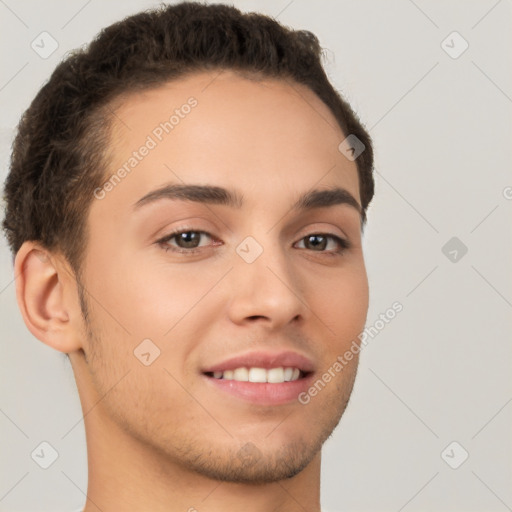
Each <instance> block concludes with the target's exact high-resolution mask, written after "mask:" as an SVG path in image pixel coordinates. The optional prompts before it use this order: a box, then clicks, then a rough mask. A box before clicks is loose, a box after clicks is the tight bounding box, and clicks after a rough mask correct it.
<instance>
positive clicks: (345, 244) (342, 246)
mask: <svg viewBox="0 0 512 512" xmlns="http://www.w3.org/2000/svg"><path fill="white" fill-rule="evenodd" d="M183 233H199V234H201V235H206V236H208V237H209V238H210V239H212V240H213V237H212V236H211V235H210V234H209V233H207V232H206V231H201V230H199V229H191V228H180V229H177V230H176V231H173V232H171V233H169V234H168V235H166V236H165V237H163V238H161V239H160V240H158V241H157V242H156V243H157V244H158V245H159V246H160V247H161V248H162V249H163V250H164V251H165V252H168V251H172V252H174V253H180V254H196V253H199V252H201V251H202V250H203V249H204V247H202V248H200V247H195V248H192V249H183V248H179V247H178V248H176V247H172V246H169V245H168V243H167V242H169V241H170V240H172V239H173V238H175V237H176V236H178V235H181V234H183ZM310 236H321V237H324V238H330V239H331V240H334V241H335V242H336V243H337V244H338V247H339V249H338V250H336V251H313V250H312V252H318V253H320V254H325V255H326V256H340V255H341V254H343V253H344V252H345V251H346V250H348V249H350V248H351V247H352V244H351V243H350V242H349V241H348V240H346V239H344V238H340V237H339V236H336V235H332V234H329V233H311V234H309V235H306V236H303V237H302V238H301V239H300V240H299V241H302V240H304V239H305V238H307V237H310ZM306 250H307V249H306Z"/></svg>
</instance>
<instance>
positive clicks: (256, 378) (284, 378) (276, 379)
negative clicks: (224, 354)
mask: <svg viewBox="0 0 512 512" xmlns="http://www.w3.org/2000/svg"><path fill="white" fill-rule="evenodd" d="M300 375H301V371H300V370H299V369H298V368H283V367H282V366H280V367H278V368H271V369H270V370H267V369H265V368H246V367H242V368H236V370H225V371H223V372H221V371H216V372H213V377H214V378H215V379H224V380H237V381H240V382H270V383H272V384H280V383H282V382H290V381H294V380H298V379H299V378H300Z"/></svg>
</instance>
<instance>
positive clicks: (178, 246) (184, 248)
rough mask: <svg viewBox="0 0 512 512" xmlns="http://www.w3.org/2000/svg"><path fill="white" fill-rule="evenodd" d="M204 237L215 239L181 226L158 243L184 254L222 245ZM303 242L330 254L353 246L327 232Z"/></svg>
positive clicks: (311, 236) (308, 237)
mask: <svg viewBox="0 0 512 512" xmlns="http://www.w3.org/2000/svg"><path fill="white" fill-rule="evenodd" d="M204 238H208V239H210V240H213V237H212V235H210V234H209V233H207V232H206V231H201V230H197V229H190V228H180V229H177V230H175V231H173V232H172V233H169V234H168V235H166V236H165V237H163V238H161V239H160V240H158V241H157V243H158V244H159V245H160V246H161V247H162V249H164V250H165V251H172V252H176V253H184V254H194V253H196V252H201V250H202V248H204V247H212V245H221V243H215V244H207V245H201V240H202V239H204ZM171 242H172V243H171ZM302 242H304V247H299V248H300V249H302V248H304V249H307V250H310V251H313V252H318V253H325V254H330V255H337V254H341V253H343V252H344V251H345V250H347V249H349V248H350V247H351V244H350V242H349V241H348V240H345V239H343V238H340V237H339V236H336V235H330V234H326V233H312V234H310V235H307V236H305V237H303V238H301V239H300V240H299V242H297V243H298V244H300V243H302ZM329 242H330V244H329ZM329 245H331V246H332V245H334V249H331V250H326V249H327V248H328V247H329Z"/></svg>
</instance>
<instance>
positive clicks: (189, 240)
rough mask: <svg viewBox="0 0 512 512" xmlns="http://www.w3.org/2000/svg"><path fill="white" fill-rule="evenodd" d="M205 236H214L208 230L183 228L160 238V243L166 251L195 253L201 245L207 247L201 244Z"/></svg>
mask: <svg viewBox="0 0 512 512" xmlns="http://www.w3.org/2000/svg"><path fill="white" fill-rule="evenodd" d="M205 237H206V238H210V239H211V238H212V237H211V235H210V234H209V233H206V231H200V230H194V229H181V230H179V231H174V232H173V233H170V234H169V235H167V236H165V237H164V238H162V239H160V240H158V244H159V245H160V246H161V247H163V249H165V250H166V251H175V252H183V253H193V252H197V251H199V250H200V249H201V247H205V246H204V245H203V246H201V245H200V243H201V240H202V239H203V238H205ZM171 242H172V243H171Z"/></svg>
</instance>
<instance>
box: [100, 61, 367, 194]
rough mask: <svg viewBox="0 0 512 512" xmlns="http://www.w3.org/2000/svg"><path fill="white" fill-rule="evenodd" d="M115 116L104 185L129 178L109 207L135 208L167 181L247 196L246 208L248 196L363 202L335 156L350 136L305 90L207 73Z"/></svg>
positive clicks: (344, 163)
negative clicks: (345, 197)
mask: <svg viewBox="0 0 512 512" xmlns="http://www.w3.org/2000/svg"><path fill="white" fill-rule="evenodd" d="M112 112H113V118H112V119H113V122H112V129H111V145H110V154H111V161H110V166H109V170H108V173H107V176H106V178H107V179H108V177H110V176H112V174H115V173H116V172H117V171H118V170H119V169H124V171H125V172H122V173H121V174H122V175H123V177H122V178H121V181H120V182H119V183H116V184H115V186H114V187H111V189H112V190H111V192H109V194H108V199H109V201H110V202H121V203H123V202H124V203H126V202H127V201H128V202H131V203H133V202H134V201H135V200H136V199H137V198H139V197H141V196H143V195H144V194H146V193H148V192H149V191H150V190H152V189H153V188H155V186H157V185H162V184H165V183H168V182H170V181H172V182H180V181H182V182H186V183H208V184H214V185H215V184H217V185H222V186H226V187H232V188H238V189H241V188H242V189H244V190H245V193H244V195H245V196H249V202H250V197H251V191H252V192H253V193H254V199H255V200H256V199H262V198H264V197H267V198H270V197H272V195H273V192H275V191H276V190H280V191H283V192H286V191H288V192H290V194H291V195H292V196H293V197H295V196H294V195H293V194H294V191H295V190H296V189H297V188H299V189H301V192H303V189H308V188H313V187H315V185H332V184H336V185H341V186H343V187H344V188H347V189H348V190H350V191H351V192H352V194H353V195H354V196H355V197H356V198H357V200H358V201H359V184H358V176H357V167H356V164H355V163H354V162H352V161H349V160H348V159H346V158H345V157H344V156H343V155H342V154H341V153H340V151H339V150H338V145H339V144H340V142H341V141H342V140H343V139H344V138H345V134H343V132H342V131H341V129H340V127H339V125H338V123H337V121H336V119H335V117H334V116H333V114H332V112H331V111H330V109H329V108H328V107H327V106H326V105H325V104H324V103H323V102H322V101H321V100H320V99H319V98H318V97H317V96H316V94H314V93H313V91H311V90H310V89H309V88H307V87H306V86H303V85H300V84H296V83H294V82H291V81H284V80H272V79H265V80H254V79H248V78H247V77H242V76H239V75H238V74H236V73H234V72H231V71H215V72H213V71H212V72H202V73H195V74H193V75H190V76H187V77H186V78H182V79H179V80H176V81H172V82H169V83H166V84H164V85H161V86H159V87H157V88H154V89H151V90H147V91H142V92H137V93H131V94H129V95H128V96H126V97H124V98H122V100H121V101H119V102H118V104H117V105H116V108H115V109H113V111H112ZM116 181H119V180H116ZM293 197H290V199H291V200H292V199H293Z"/></svg>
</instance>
